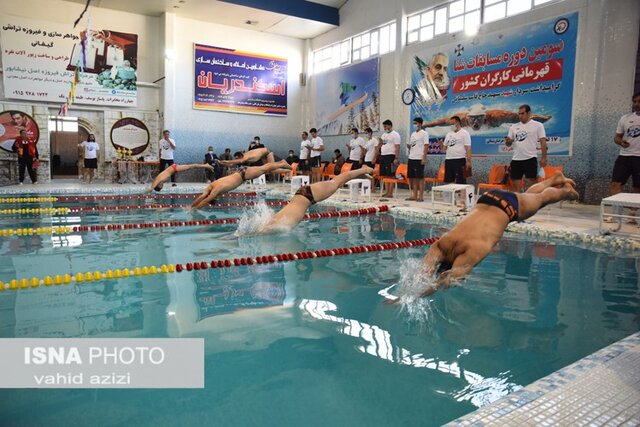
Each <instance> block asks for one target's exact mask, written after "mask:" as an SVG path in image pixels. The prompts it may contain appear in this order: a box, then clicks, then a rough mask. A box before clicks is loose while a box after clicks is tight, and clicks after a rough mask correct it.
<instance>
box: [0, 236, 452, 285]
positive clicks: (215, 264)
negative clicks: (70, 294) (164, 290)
mask: <svg viewBox="0 0 640 427" xmlns="http://www.w3.org/2000/svg"><path fill="white" fill-rule="evenodd" d="M438 239H439V237H431V238H428V239H417V240H408V241H404V242H386V243H375V244H372V245H359V246H352V247H345V248H333V249H320V250H315V251H302V252H296V253H295V254H294V253H291V252H289V253H282V254H277V255H263V256H258V257H255V258H252V257H246V258H233V259H224V260H212V261H210V262H207V261H193V262H187V263H185V264H184V265H183V264H180V263H178V264H175V265H174V264H162V265H161V266H160V267H157V266H155V265H152V266H143V267H135V268H133V269H129V268H122V269H115V270H107V271H105V272H101V271H94V272H91V271H88V272H86V273H76V274H63V275H60V274H57V275H55V276H45V277H44V278H42V279H41V278H38V277H32V278H31V279H26V278H22V279H19V280H18V279H12V280H10V281H9V282H7V283H6V284H5V283H3V282H1V281H0V292H2V291H5V290H7V289H8V290H17V289H28V288H38V287H40V286H51V285H62V284H67V285H68V284H70V283H73V282H75V283H82V282H97V281H101V280H112V279H120V278H126V277H130V276H148V275H154V274H168V273H174V272H176V273H180V272H182V271H185V270H186V271H193V270H206V269H208V268H230V267H239V266H244V265H253V264H272V263H275V262H289V261H295V260H304V259H311V258H321V257H331V256H342V255H352V254H360V253H365V252H380V251H390V250H396V249H404V248H410V247H417V246H425V245H431V244H433V243H434V242H435V241H437V240H438Z"/></svg>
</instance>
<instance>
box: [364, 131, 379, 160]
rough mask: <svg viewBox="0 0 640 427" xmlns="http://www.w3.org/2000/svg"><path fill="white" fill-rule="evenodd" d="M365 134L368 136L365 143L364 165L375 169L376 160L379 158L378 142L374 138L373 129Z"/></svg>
mask: <svg viewBox="0 0 640 427" xmlns="http://www.w3.org/2000/svg"><path fill="white" fill-rule="evenodd" d="M364 132H365V134H366V139H365V141H364V164H365V165H367V166H369V167H370V168H373V165H375V164H376V158H377V157H378V155H377V154H378V150H377V145H378V140H377V139H376V138H374V137H373V130H372V129H371V128H366V129H365V130H364Z"/></svg>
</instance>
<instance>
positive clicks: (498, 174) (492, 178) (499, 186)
mask: <svg viewBox="0 0 640 427" xmlns="http://www.w3.org/2000/svg"><path fill="white" fill-rule="evenodd" d="M508 167H509V166H508V165H493V166H492V167H491V171H490V172H489V182H486V183H480V184H478V195H479V194H480V192H481V190H483V189H484V190H509V189H510V188H511V180H510V179H508V180H507V183H506V184H505V183H504V180H505V176H506V174H507V168H508Z"/></svg>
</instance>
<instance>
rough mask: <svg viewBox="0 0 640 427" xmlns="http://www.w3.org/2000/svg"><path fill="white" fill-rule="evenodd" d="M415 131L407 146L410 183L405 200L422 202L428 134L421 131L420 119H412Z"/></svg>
mask: <svg viewBox="0 0 640 427" xmlns="http://www.w3.org/2000/svg"><path fill="white" fill-rule="evenodd" d="M413 126H414V127H415V129H416V130H415V131H414V132H413V133H412V134H411V139H410V140H409V143H408V144H407V148H408V149H409V162H408V164H407V175H408V178H409V182H410V183H411V197H409V198H408V199H407V200H415V201H418V202H422V201H424V165H425V163H426V162H427V152H428V151H429V134H428V133H427V132H425V131H424V130H423V129H422V117H416V118H414V119H413Z"/></svg>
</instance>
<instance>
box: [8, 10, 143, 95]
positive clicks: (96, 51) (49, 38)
mask: <svg viewBox="0 0 640 427" xmlns="http://www.w3.org/2000/svg"><path fill="white" fill-rule="evenodd" d="M0 25H1V27H0V37H1V41H2V64H3V68H4V74H3V81H4V92H5V96H6V97H7V98H17V99H27V100H34V101H49V102H56V103H64V102H65V100H66V99H67V97H68V96H69V89H70V87H71V81H72V79H73V78H74V73H75V70H76V68H78V67H79V68H80V71H81V72H80V73H79V82H78V84H77V86H76V88H75V93H76V95H75V100H74V102H76V103H78V104H93V105H111V106H115V105H118V106H129V107H133V106H135V105H136V103H137V102H136V95H137V87H136V67H137V66H138V36H137V35H136V34H128V33H120V32H116V31H111V30H98V29H95V30H89V36H88V37H87V32H86V31H82V30H81V29H75V30H74V29H73V27H72V25H71V24H68V25H66V24H58V23H52V22H43V21H32V20H29V19H25V18H16V17H14V16H2V17H0ZM83 44H84V46H85V50H84V52H85V54H84V55H83V54H82V45H83Z"/></svg>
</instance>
